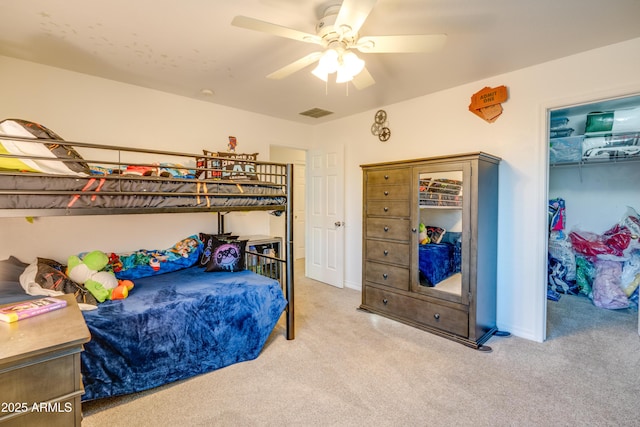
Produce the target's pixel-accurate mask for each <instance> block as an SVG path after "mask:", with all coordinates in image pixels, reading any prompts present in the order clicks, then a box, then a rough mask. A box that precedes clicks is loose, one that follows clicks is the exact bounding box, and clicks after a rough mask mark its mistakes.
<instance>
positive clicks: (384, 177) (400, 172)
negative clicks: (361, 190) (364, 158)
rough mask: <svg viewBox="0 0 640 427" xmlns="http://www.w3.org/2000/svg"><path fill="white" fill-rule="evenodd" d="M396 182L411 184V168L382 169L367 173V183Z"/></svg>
mask: <svg viewBox="0 0 640 427" xmlns="http://www.w3.org/2000/svg"><path fill="white" fill-rule="evenodd" d="M379 184H397V185H405V186H411V169H409V168H402V169H383V170H377V171H370V172H368V173H367V185H379Z"/></svg>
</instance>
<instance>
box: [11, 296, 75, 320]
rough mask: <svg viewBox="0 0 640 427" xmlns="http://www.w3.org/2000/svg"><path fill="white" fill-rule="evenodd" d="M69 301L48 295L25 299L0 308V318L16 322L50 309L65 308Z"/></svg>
mask: <svg viewBox="0 0 640 427" xmlns="http://www.w3.org/2000/svg"><path fill="white" fill-rule="evenodd" d="M66 305H67V301H65V300H63V299H58V298H53V297H46V298H40V299H35V300H31V301H23V302H20V303H16V304H11V305H8V306H6V307H2V308H0V320H2V321H3V322H7V323H12V322H16V321H18V320H21V319H26V318H27V317H33V316H37V315H39V314H43V313H47V312H49V311H53V310H57V309H59V308H63V307H65V306H66Z"/></svg>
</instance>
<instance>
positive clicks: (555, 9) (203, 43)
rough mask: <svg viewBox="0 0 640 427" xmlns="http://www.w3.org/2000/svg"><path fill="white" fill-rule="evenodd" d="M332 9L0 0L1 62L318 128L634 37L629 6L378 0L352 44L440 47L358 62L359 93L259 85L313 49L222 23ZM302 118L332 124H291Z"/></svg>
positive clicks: (179, 1)
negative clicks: (362, 85)
mask: <svg viewBox="0 0 640 427" xmlns="http://www.w3.org/2000/svg"><path fill="white" fill-rule="evenodd" d="M335 3H339V0H338V1H335V0H333V1H332V0H0V16H1V17H2V25H0V55H5V56H9V57H15V58H19V59H24V60H28V61H33V62H38V63H42V64H47V65H52V66H55V67H60V68H64V69H68V70H73V71H78V72H81V73H86V74H91V75H95V76H100V77H104V78H107V79H112V80H116V81H121V82H125V83H130V84H134V85H139V86H143V87H147V88H152V89H157V90H160V91H164V92H170V93H174V94H178V95H182V96H186V97H191V98H195V99H200V100H202V101H207V102H213V103H216V104H221V105H226V106H229V107H234V108H239V109H242V110H247V111H253V112H257V113H261V114H266V115H269V116H274V117H279V118H282V119H286V120H293V121H298V122H302V123H309V124H316V123H323V122H326V121H328V120H333V119H336V118H340V117H345V116H348V115H351V114H355V113H358V112H362V111H367V110H371V109H375V108H378V107H380V106H383V105H388V104H392V103H396V102H399V101H403V100H406V99H410V98H414V97H416V96H421V95H426V94H429V93H433V92H436V91H440V90H443V89H447V88H450V87H454V86H458V85H461V84H464V83H468V82H473V81H477V80H480V79H484V78H487V77H490V76H495V75H498V74H502V73H505V72H509V71H513V70H517V69H520V68H524V67H528V66H531V65H534V64H538V63H542V62H547V61H550V60H553V59H557V58H560V57H564V56H568V55H571V54H574V53H578V52H582V51H586V50H590V49H594V48H598V47H602V46H606V45H609V44H613V43H617V42H621V41H624V40H629V39H633V38H637V37H640V24H639V22H640V1H639V0H607V1H603V0H482V1H481V0H378V1H377V3H376V5H375V7H374V9H373V11H372V12H371V14H370V15H369V17H368V18H367V20H366V22H365V23H364V25H363V26H362V28H361V30H360V34H361V35H365V36H366V35H403V34H439V33H445V34H447V35H448V37H447V42H446V44H445V46H444V48H443V49H442V50H440V51H437V52H434V53H402V54H389V53H385V54H380V53H379V54H358V55H359V56H360V57H361V58H363V59H365V61H366V64H367V69H368V70H369V72H370V74H371V75H372V76H373V78H374V79H375V80H376V84H375V85H373V86H370V87H368V88H366V89H363V90H361V91H358V90H356V89H355V88H354V87H353V86H352V85H351V84H349V85H348V86H347V85H345V84H340V85H338V84H336V83H335V82H334V83H329V84H328V85H326V86H325V83H324V82H322V81H320V80H318V79H317V78H316V77H314V76H313V75H312V74H311V73H310V71H311V69H312V68H313V66H309V67H308V68H305V69H303V70H302V71H299V72H297V73H295V74H293V75H291V76H289V77H287V78H285V79H283V80H270V79H267V78H265V76H266V75H268V74H270V73H271V72H273V71H275V70H278V69H280V68H281V67H283V66H285V65H287V64H289V63H291V62H293V61H294V60H296V59H299V58H301V57H303V56H305V55H307V54H308V53H311V52H313V51H316V50H318V48H319V47H318V46H317V45H313V44H309V43H302V42H299V41H295V40H290V39H286V38H281V37H277V36H273V35H269V34H264V33H260V32H256V31H251V30H247V29H242V28H237V27H234V26H231V24H230V23H231V20H232V19H233V17H234V16H236V15H245V16H249V17H252V18H257V19H260V20H263V21H268V22H272V23H276V24H279V25H282V26H286V27H290V28H294V29H296V30H299V31H303V32H308V33H315V25H316V23H317V21H318V19H319V18H320V17H321V16H322V12H323V11H324V9H325V8H326V7H327V6H329V5H331V4H335ZM630 54H634V55H638V54H640V52H630ZM202 89H210V90H212V91H213V92H214V93H213V95H204V94H203V93H202ZM478 89H481V88H478ZM469 95H471V94H469ZM311 108H322V109H326V110H330V111H333V112H334V114H331V115H329V116H326V117H324V118H320V119H313V118H309V117H305V116H301V115H299V113H300V112H302V111H305V110H308V109H311Z"/></svg>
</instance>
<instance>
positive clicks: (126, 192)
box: [0, 173, 286, 213]
mask: <svg viewBox="0 0 640 427" xmlns="http://www.w3.org/2000/svg"><path fill="white" fill-rule="evenodd" d="M285 203H286V197H285V194H284V192H283V190H282V188H281V187H279V186H273V185H268V184H265V183H259V182H257V181H241V182H240V181H239V182H222V181H219V182H211V181H209V182H207V181H200V180H196V179H168V178H160V177H150V178H146V177H137V178H132V177H120V176H113V177H112V176H89V177H68V176H47V175H40V174H18V173H0V209H64V210H69V211H71V210H75V211H77V210H82V209H91V208H103V209H104V208H106V209H162V208H196V209H204V210H206V209H212V208H229V207H266V208H269V207H276V206H282V205H284V204H285ZM71 213H73V212H71Z"/></svg>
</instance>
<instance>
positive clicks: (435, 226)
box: [412, 164, 469, 302]
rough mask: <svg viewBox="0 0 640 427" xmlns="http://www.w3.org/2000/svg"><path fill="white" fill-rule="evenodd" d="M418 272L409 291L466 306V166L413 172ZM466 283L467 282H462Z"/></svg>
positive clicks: (435, 167) (436, 167)
mask: <svg viewBox="0 0 640 427" xmlns="http://www.w3.org/2000/svg"><path fill="white" fill-rule="evenodd" d="M415 174H416V175H415V177H416V181H415V188H414V190H415V193H414V194H415V196H416V200H417V204H416V206H417V217H416V219H417V223H416V224H413V225H414V227H416V228H417V239H416V240H415V243H414V245H415V246H414V248H415V253H416V254H417V257H416V258H417V259H416V262H417V268H416V269H415V274H414V278H413V281H412V290H413V291H414V292H419V293H423V294H427V295H431V296H434V297H437V298H441V299H446V300H449V301H453V302H466V299H467V292H466V290H467V289H468V279H467V278H466V277H465V276H466V274H467V273H466V266H465V263H464V261H465V260H466V257H468V253H469V252H468V248H467V247H465V244H464V242H468V240H469V238H468V228H469V227H468V221H469V219H468V215H466V214H465V207H466V206H468V202H467V201H466V200H465V198H466V197H468V191H469V190H468V183H467V182H466V176H467V175H465V165H463V164H450V165H448V166H446V167H442V166H441V165H440V166H433V167H422V168H416V171H415ZM465 279H466V280H465Z"/></svg>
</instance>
